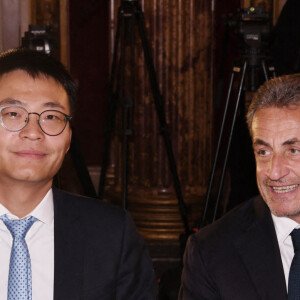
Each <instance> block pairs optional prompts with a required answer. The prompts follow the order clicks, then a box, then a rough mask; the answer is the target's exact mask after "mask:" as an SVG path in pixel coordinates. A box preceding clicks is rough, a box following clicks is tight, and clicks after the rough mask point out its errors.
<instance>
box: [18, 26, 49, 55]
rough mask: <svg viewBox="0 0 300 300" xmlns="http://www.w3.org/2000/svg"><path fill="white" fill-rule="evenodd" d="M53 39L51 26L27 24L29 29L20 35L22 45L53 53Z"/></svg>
mask: <svg viewBox="0 0 300 300" xmlns="http://www.w3.org/2000/svg"><path fill="white" fill-rule="evenodd" d="M54 46H55V45H54V39H53V38H52V32H51V26H50V25H45V26H39V25H29V30H28V31H26V32H25V34H24V37H22V47H24V48H27V49H31V50H37V51H43V52H45V53H47V54H53V50H54Z"/></svg>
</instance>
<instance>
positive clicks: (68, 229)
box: [53, 189, 84, 300]
mask: <svg viewBox="0 0 300 300" xmlns="http://www.w3.org/2000/svg"><path fill="white" fill-rule="evenodd" d="M53 195H54V300H65V299H72V300H73V299H74V300H76V299H80V295H81V293H82V284H83V279H82V278H83V245H84V242H83V232H82V226H81V219H80V216H79V214H77V213H76V210H75V209H74V207H75V206H76V203H74V205H72V206H71V205H69V207H67V206H68V205H66V202H69V201H67V200H72V199H66V195H65V194H63V192H60V191H58V190H56V189H53Z"/></svg>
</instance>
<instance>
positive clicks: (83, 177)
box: [70, 134, 97, 197]
mask: <svg viewBox="0 0 300 300" xmlns="http://www.w3.org/2000/svg"><path fill="white" fill-rule="evenodd" d="M70 154H71V158H72V161H73V163H74V167H75V169H76V172H77V176H78V178H79V181H80V182H81V184H82V188H83V191H84V194H85V195H86V196H89V197H96V195H97V194H96V190H95V188H94V185H93V182H92V180H91V177H90V174H89V171H88V169H87V167H86V164H85V163H84V159H83V155H82V152H81V148H80V144H79V141H78V140H77V139H76V137H75V134H73V135H72V139H71V147H70Z"/></svg>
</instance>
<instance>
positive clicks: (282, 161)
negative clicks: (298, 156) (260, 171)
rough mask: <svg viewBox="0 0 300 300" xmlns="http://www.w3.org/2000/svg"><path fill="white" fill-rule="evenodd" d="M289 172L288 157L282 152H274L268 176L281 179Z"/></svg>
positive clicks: (272, 178)
mask: <svg viewBox="0 0 300 300" xmlns="http://www.w3.org/2000/svg"><path fill="white" fill-rule="evenodd" d="M287 174H289V167H288V161H287V158H285V157H284V156H283V155H281V154H277V153H275V154H273V157H272V159H271V160H270V163H269V169H268V177H269V178H270V179H271V180H279V179H281V178H283V177H284V176H286V175H287Z"/></svg>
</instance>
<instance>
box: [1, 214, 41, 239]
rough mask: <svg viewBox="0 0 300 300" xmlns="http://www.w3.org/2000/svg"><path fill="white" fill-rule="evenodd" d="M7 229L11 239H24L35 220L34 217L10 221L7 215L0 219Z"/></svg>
mask: <svg viewBox="0 0 300 300" xmlns="http://www.w3.org/2000/svg"><path fill="white" fill-rule="evenodd" d="M0 219H1V220H2V221H3V223H4V224H5V225H6V227H7V229H8V230H9V231H10V233H11V235H12V237H13V238H22V239H24V238H25V236H26V234H27V232H28V230H29V229H30V227H31V226H32V224H33V223H34V222H35V221H36V220H37V219H36V218H34V217H30V218H29V219H21V220H10V219H9V218H8V217H7V215H3V216H1V217H0Z"/></svg>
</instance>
